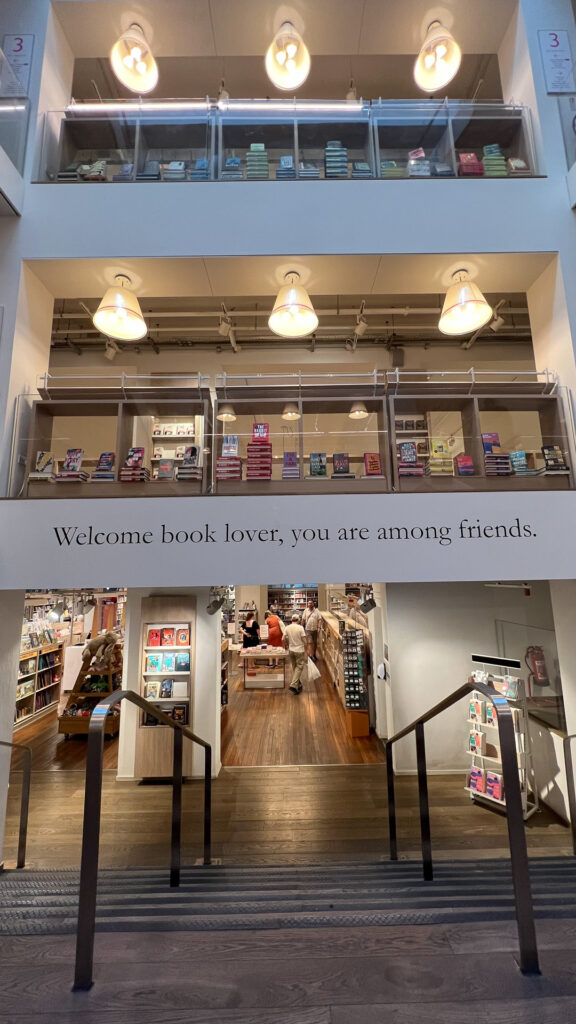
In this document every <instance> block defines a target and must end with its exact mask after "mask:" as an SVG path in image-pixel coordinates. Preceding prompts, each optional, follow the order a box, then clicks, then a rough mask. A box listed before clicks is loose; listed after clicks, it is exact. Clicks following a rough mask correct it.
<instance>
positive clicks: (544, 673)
mask: <svg viewBox="0 0 576 1024" xmlns="http://www.w3.org/2000/svg"><path fill="white" fill-rule="evenodd" d="M524 661H525V662H526V666H527V668H528V672H529V674H530V682H533V683H534V684H535V686H549V685H550V680H549V678H548V669H547V668H546V659H545V657H544V651H543V650H542V648H541V647H536V646H532V647H527V648H526V654H525V655H524Z"/></svg>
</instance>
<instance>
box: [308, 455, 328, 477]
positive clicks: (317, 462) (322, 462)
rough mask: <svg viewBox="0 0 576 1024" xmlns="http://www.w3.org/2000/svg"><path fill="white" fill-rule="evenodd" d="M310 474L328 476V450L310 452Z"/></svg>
mask: <svg viewBox="0 0 576 1024" xmlns="http://www.w3.org/2000/svg"><path fill="white" fill-rule="evenodd" d="M310 476H326V452H310Z"/></svg>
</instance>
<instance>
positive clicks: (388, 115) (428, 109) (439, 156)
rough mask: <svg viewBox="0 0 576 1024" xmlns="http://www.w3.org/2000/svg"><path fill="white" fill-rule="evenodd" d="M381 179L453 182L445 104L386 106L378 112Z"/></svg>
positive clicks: (375, 113)
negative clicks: (431, 178)
mask: <svg viewBox="0 0 576 1024" xmlns="http://www.w3.org/2000/svg"><path fill="white" fill-rule="evenodd" d="M374 115H375V123H376V131H377V140H378V150H379V153H378V161H379V163H378V174H379V177H381V178H389V179H393V178H405V177H408V178H429V177H434V178H452V177H454V174H455V171H456V168H455V165H454V157H453V151H452V145H451V135H450V131H449V125H448V108H447V106H446V104H445V103H438V104H434V102H431V103H430V102H429V103H427V104H422V105H418V104H414V103H404V104H382V107H381V111H380V110H378V109H377V110H375V112H374Z"/></svg>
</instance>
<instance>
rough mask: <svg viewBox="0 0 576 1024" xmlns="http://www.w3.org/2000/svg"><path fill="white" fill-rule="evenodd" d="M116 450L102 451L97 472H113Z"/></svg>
mask: <svg viewBox="0 0 576 1024" xmlns="http://www.w3.org/2000/svg"><path fill="white" fill-rule="evenodd" d="M115 459H116V452H101V454H100V456H99V458H98V465H97V466H96V472H97V473H111V472H112V470H113V469H114V461H115Z"/></svg>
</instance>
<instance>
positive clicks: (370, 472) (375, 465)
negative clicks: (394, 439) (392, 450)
mask: <svg viewBox="0 0 576 1024" xmlns="http://www.w3.org/2000/svg"><path fill="white" fill-rule="evenodd" d="M364 473H365V475H366V476H382V459H381V458H380V453H379V452H364Z"/></svg>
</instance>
